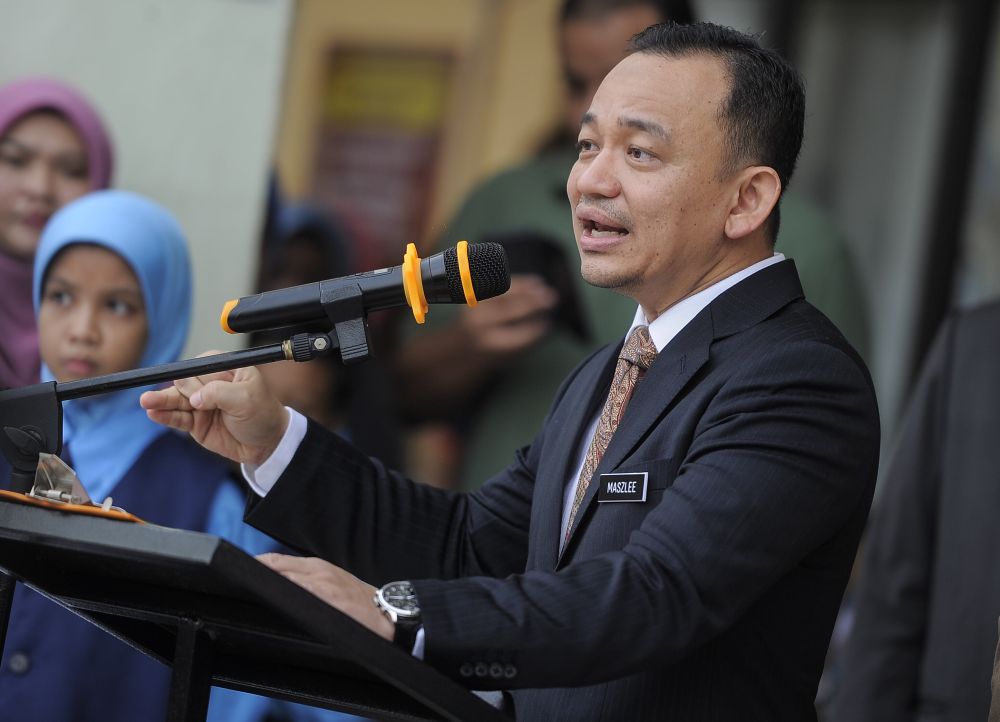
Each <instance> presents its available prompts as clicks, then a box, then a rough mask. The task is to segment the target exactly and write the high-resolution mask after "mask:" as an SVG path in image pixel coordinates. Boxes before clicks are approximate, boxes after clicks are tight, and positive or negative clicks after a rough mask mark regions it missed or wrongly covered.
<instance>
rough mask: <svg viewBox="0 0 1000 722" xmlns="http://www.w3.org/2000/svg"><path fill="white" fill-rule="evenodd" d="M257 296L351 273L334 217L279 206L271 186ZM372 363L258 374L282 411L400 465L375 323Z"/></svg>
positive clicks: (265, 338)
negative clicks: (294, 412)
mask: <svg viewBox="0 0 1000 722" xmlns="http://www.w3.org/2000/svg"><path fill="white" fill-rule="evenodd" d="M268 205H269V210H268V218H267V220H266V222H265V232H264V244H263V245H264V247H263V251H262V255H261V264H260V272H259V274H258V276H259V278H258V283H257V285H258V290H259V291H272V290H274V289H277V288H287V287H290V286H299V285H302V284H306V283H316V282H318V281H322V280H325V279H327V278H336V277H340V276H346V275H349V274H351V273H355V272H356V268H355V261H354V253H353V249H354V248H355V245H354V243H353V239H352V236H351V234H350V232H349V230H348V229H347V227H346V226H344V225H343V224H342V223H341V222H340V221H339V220H338V218H336V217H333V216H332V215H331V214H330V213H328V212H324V211H320V210H319V209H318V208H316V207H314V206H311V205H309V204H304V203H299V204H294V203H292V204H290V203H287V202H285V201H283V200H282V198H281V195H280V192H279V191H278V189H277V184H276V183H272V189H271V195H270V199H269V204H268ZM372 325H373V326H374V328H373V330H372V333H373V335H374V336H375V338H373V341H372V345H373V346H375V349H374V354H373V357H372V358H370V359H368V360H367V361H365V363H362V364H356V365H354V366H350V367H348V366H344V364H343V363H342V362H341V360H340V357H339V355H336V354H334V355H331V356H326V357H321V358H317V359H314V360H313V361H309V362H306V363H299V362H295V361H278V362H275V363H271V364H264V365H262V366H261V369H260V370H261V373H262V374H263V375H264V377H265V379H266V380H267V385H268V387H269V388H270V389H271V390H272V391H273V392H274V394H275V396H277V397H278V398H279V399H281V401H282V403H284V404H286V405H287V406H290V407H292V408H294V409H295V410H297V411H299V412H301V413H302V414H304V415H306V416H308V417H309V418H311V419H313V420H315V421H316V422H318V423H320V424H322V425H323V426H325V427H326V428H328V429H330V430H331V431H337V432H339V433H341V434H342V435H344V436H345V437H347V438H348V439H350V440H351V441H352V442H353V443H354V444H355V445H357V446H358V447H359V448H361V449H363V450H364V451H365V452H366V453H368V454H370V455H372V456H378V457H379V458H381V459H385V460H386V461H387V463H390V464H399V462H400V457H401V452H400V446H399V445H400V438H399V432H398V423H397V422H396V414H395V413H394V410H393V402H392V401H391V399H390V395H389V383H388V381H387V378H386V370H385V367H384V364H383V361H382V359H383V358H385V357H386V355H387V354H388V353H390V352H391V348H386V343H385V342H386V341H387V339H383V338H382V335H381V334H380V333H379V329H378V319H373V321H372ZM330 327H331V324H329V323H321V324H316V325H314V326H310V327H296V328H294V329H284V330H272V331H265V332H258V333H254V334H252V335H251V337H250V345H251V346H258V345H262V344H266V343H275V342H280V341H282V340H284V339H285V338H288V337H289V336H291V335H292V334H293V333H297V332H300V331H303V330H308V331H313V332H318V331H323V332H326V331H329V330H330Z"/></svg>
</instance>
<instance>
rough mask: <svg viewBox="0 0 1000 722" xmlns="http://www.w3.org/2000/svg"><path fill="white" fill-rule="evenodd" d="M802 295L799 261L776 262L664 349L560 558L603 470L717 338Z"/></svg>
mask: <svg viewBox="0 0 1000 722" xmlns="http://www.w3.org/2000/svg"><path fill="white" fill-rule="evenodd" d="M798 298H802V286H801V284H800V283H799V280H798V274H797V272H796V271H795V264H794V262H792V261H783V262H781V263H776V264H774V265H773V266H769V267H767V268H765V269H763V270H761V271H758V272H757V273H755V274H754V275H752V276H750V277H749V278H747V279H746V280H744V281H742V282H741V283H738V284H737V285H735V286H733V287H732V288H731V289H729V290H727V291H726V292H724V293H723V294H721V295H720V296H719V297H718V298H716V299H715V300H714V301H713V302H712V303H710V304H709V305H708V306H707V307H706V308H705V309H703V310H702V311H701V313H699V314H698V315H697V316H695V317H694V318H693V319H692V320H691V322H690V323H688V325H687V326H685V327H684V328H683V329H682V330H681V331H680V333H678V334H677V336H676V337H674V339H673V340H672V341H670V343H668V344H667V346H666V347H665V348H664V349H663V350H662V351H660V353H659V355H658V356H657V358H656V361H655V362H654V363H653V365H652V366H651V367H650V369H649V371H648V372H647V373H646V376H645V378H643V380H642V381H641V382H640V383H639V385H638V386H637V387H636V390H635V393H634V395H633V397H632V399H631V400H630V401H629V404H628V407H627V408H626V410H625V415H624V416H623V417H622V420H621V423H620V424H619V426H618V428H617V429H616V431H615V435H614V436H613V437H612V438H611V442H610V443H609V444H608V448H607V451H605V453H604V456H603V458H602V459H601V463H600V464H599V465H598V467H597V468H596V469H595V470H594V476H593V478H592V479H591V481H590V484H589V485H588V487H587V493H586V495H585V496H584V498H583V502H582V504H581V505H580V510H579V511H578V512H577V515H576V519H575V520H574V523H573V527H572V528H571V529H570V539H569V541H568V542H567V543H566V548H565V549H564V550H563V554H562V555H559V557H558V558H559V561H560V562H561V560H562V559H563V558H564V557H565V553H566V551H567V550H568V549H569V547H570V545H572V544H573V543H574V541H575V537H576V532H577V530H578V529H579V527H580V526H581V524H584V523H586V522H587V520H588V518H589V517H590V514H591V507H592V506H593V505H594V504H595V503H596V502H595V501H594V499H595V497H596V496H597V491H598V488H599V487H600V484H599V480H600V475H601V474H603V473H607V472H610V471H613V470H614V469H615V468H617V467H618V466H619V465H620V464H621V463H622V461H623V460H625V459H626V458H627V457H628V455H629V454H630V453H631V452H632V451H633V450H634V449H635V448H636V447H637V446H638V445H639V444H640V443H641V442H642V440H643V439H644V438H645V437H646V435H647V434H648V433H649V432H650V431H651V430H652V429H653V427H655V426H656V425H657V424H658V423H659V421H660V419H661V418H662V417H663V415H664V414H666V413H667V410H668V409H669V408H670V405H671V404H672V403H673V402H674V399H676V398H677V395H678V394H679V393H680V392H681V391H682V390H683V388H684V387H685V386H686V385H687V384H688V382H689V381H690V380H691V378H692V377H693V376H694V375H695V374H696V373H697V372H698V371H699V370H700V369H701V368H702V367H703V366H704V365H705V364H706V363H707V362H708V360H709V352H710V349H711V346H712V342H713V341H714V340H715V339H718V338H723V337H725V336H729V335H731V334H734V333H737V332H739V331H742V330H744V329H747V328H750V327H751V326H753V325H755V324H757V323H760V322H761V321H763V320H764V319H766V318H767V317H769V316H771V315H773V314H774V313H776V312H777V311H778V310H780V309H781V308H783V307H784V306H786V305H788V304H789V303H791V302H792V301H794V300H796V299H798ZM619 348H620V347H619ZM616 353H617V351H616ZM606 374H607V375H606V376H605V378H604V379H603V383H602V384H601V388H603V390H604V391H603V394H602V396H601V398H600V403H601V404H603V403H604V397H605V396H606V395H607V387H608V384H609V377H610V375H611V371H610V370H608V371H606ZM595 413H597V412H596V411H594V412H592V413H591V414H590V415H589V416H587V421H589V420H592V418H593V415H594V414H595ZM585 423H586V422H585ZM560 508H561V505H560Z"/></svg>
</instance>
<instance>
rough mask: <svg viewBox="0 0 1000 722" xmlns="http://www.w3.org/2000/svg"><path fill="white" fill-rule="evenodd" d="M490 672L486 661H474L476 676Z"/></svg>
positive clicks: (483, 675)
mask: <svg viewBox="0 0 1000 722" xmlns="http://www.w3.org/2000/svg"><path fill="white" fill-rule="evenodd" d="M489 673H490V668H489V667H487V666H486V662H476V676H477V677H485V676H486V675H487V674H489Z"/></svg>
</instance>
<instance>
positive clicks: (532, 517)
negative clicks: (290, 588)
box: [248, 261, 879, 722]
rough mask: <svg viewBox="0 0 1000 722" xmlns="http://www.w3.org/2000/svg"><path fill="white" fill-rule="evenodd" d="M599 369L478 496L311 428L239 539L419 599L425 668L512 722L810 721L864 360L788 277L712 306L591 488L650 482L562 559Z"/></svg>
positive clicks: (863, 391) (836, 589) (595, 506)
mask: <svg viewBox="0 0 1000 722" xmlns="http://www.w3.org/2000/svg"><path fill="white" fill-rule="evenodd" d="M623 331H624V329H623ZM617 353H618V348H617V347H608V348H605V349H602V350H601V351H599V352H597V353H596V354H594V355H593V356H591V357H590V358H588V359H587V360H586V361H585V362H584V363H583V364H581V365H580V366H579V367H578V368H577V369H576V370H575V371H574V372H573V373H572V374H571V375H570V377H569V378H568V379H567V380H566V382H565V383H564V384H563V386H562V388H561V389H560V391H559V392H558V394H557V396H556V399H555V401H554V403H553V405H552V408H551V411H550V413H549V415H548V417H547V419H546V421H545V423H544V425H543V427H542V429H541V431H540V432H539V433H538V436H537V437H536V438H535V440H534V442H533V443H532V444H531V445H530V446H529V447H526V448H524V449H521V450H520V451H518V452H517V454H516V456H515V458H514V461H513V463H512V464H511V465H510V466H509V467H508V468H507V469H506V470H505V471H503V472H502V473H500V474H498V475H497V476H495V477H494V478H492V479H491V480H489V481H488V482H487V483H486V484H485V485H484V486H483V487H482V489H480V490H479V491H477V492H475V493H472V494H460V493H449V492H443V491H440V490H435V489H431V488H428V487H424V486H421V485H419V484H414V483H412V482H409V481H406V480H404V479H402V478H400V477H399V476H398V475H396V474H395V473H393V472H390V471H388V470H387V469H385V468H384V467H383V466H382V465H381V464H380V463H379V462H377V461H375V460H370V459H368V458H366V457H364V456H362V455H360V454H358V453H357V452H356V451H354V450H353V449H352V448H351V447H350V446H349V445H348V444H346V443H345V442H343V441H342V440H340V439H338V438H336V437H335V436H333V435H331V434H327V433H324V432H322V431H321V430H320V429H318V428H317V427H315V426H310V428H309V431H308V432H307V436H306V439H305V441H304V442H303V444H302V446H301V447H300V449H299V451H298V453H297V454H296V456H295V457H294V459H293V461H292V463H291V465H290V466H289V467H288V469H287V470H286V472H285V474H284V475H283V476H282V478H281V479H280V480H279V481H278V483H277V485H276V486H275V488H274V489H273V490H272V491H271V493H270V494H268V496H267V498H266V499H265V500H264V501H262V502H260V503H259V504H257V505H256V506H255V507H253V508H252V509H251V511H250V513H249V515H248V520H249V521H251V522H252V523H254V524H255V525H257V526H259V527H260V528H262V529H264V530H265V531H267V532H268V533H270V534H273V535H275V536H277V537H279V538H281V539H282V540H284V541H286V542H287V543H289V544H292V545H293V546H298V547H300V548H303V549H304V550H307V551H309V552H311V553H315V554H318V555H320V556H323V557H325V558H328V559H330V560H331V561H334V562H336V563H339V564H343V565H344V566H346V567H347V568H349V569H351V570H352V571H354V572H355V573H356V574H358V575H359V576H361V577H362V578H364V579H367V580H368V581H370V582H371V583H374V584H380V583H383V582H385V581H388V580H392V579H411V580H414V583H415V587H416V591H417V596H418V598H419V600H420V605H421V608H422V612H423V620H424V627H425V630H426V651H425V659H426V661H427V662H428V663H430V664H432V665H434V666H435V667H437V668H439V669H440V670H442V671H443V672H444V673H446V674H448V675H451V676H452V677H454V678H456V679H458V680H460V681H462V682H464V683H465V684H467V685H468V686H470V687H472V688H478V689H485V688H509V689H513V690H515V691H514V692H513V694H512V697H513V700H514V707H515V712H516V715H517V718H518V719H532V720H534V719H537V720H552V719H572V720H589V719H666V720H671V721H672V722H683V721H685V720H692V721H695V720H697V721H698V722H708V721H711V720H762V721H763V720H767V722H779V721H781V720H788V721H789V722H792V721H794V722H802V720H808V719H814V718H815V712H814V707H813V700H814V697H815V692H816V685H817V682H818V679H819V675H820V672H821V670H822V666H823V658H824V653H825V650H826V647H827V645H828V643H829V636H830V632H831V629H832V625H833V621H834V618H835V616H836V613H837V609H838V605H839V603H840V598H841V595H842V593H843V588H844V585H845V583H846V581H847V577H848V573H849V570H850V567H851V563H852V560H853V558H854V553H855V550H856V546H857V542H858V538H859V536H860V533H861V529H862V527H863V525H864V521H865V519H866V516H867V513H868V508H869V505H870V503H871V494H872V490H873V485H874V479H875V472H876V466H877V459H878V447H879V427H878V419H877V411H876V404H875V396H874V393H873V390H872V386H871V381H870V379H869V376H868V373H867V370H866V369H865V367H864V364H863V363H862V362H861V360H860V359H859V358H858V357H857V355H856V354H855V353H854V352H853V351H852V350H851V348H850V347H849V346H848V345H847V343H846V342H845V341H844V339H843V337H842V336H841V335H840V333H839V332H838V331H837V330H836V329H835V328H834V327H833V326H832V325H831V324H830V323H829V321H827V320H826V319H825V318H824V317H823V316H822V315H821V314H820V313H819V312H817V311H816V310H815V309H814V308H813V307H812V306H810V305H809V304H807V303H806V302H805V301H803V300H802V290H801V287H800V285H799V282H798V276H797V274H796V272H795V268H794V265H793V264H792V263H791V262H790V261H786V262H783V263H779V264H776V265H774V266H771V267H768V268H766V269H764V270H762V271H760V272H758V273H756V274H754V275H753V276H751V277H750V278H749V279H747V280H745V281H743V282H741V283H739V284H737V285H736V286H734V287H733V288H731V289H729V290H728V291H726V292H725V293H723V294H722V295H720V296H719V297H718V298H717V299H716V300H715V301H713V302H712V303H711V304H710V305H709V306H708V307H707V308H706V309H704V310H703V311H702V312H701V313H700V314H699V315H698V316H697V317H696V318H695V319H693V320H692V321H691V323H689V324H688V325H687V326H686V327H685V328H684V329H683V330H682V331H681V332H680V333H679V334H678V335H677V337H676V338H675V339H674V340H673V341H671V342H670V344H669V345H668V346H667V347H666V348H665V349H663V350H662V352H661V353H660V354H659V356H658V357H657V359H656V361H655V363H654V364H653V366H652V367H651V368H650V369H649V371H648V373H647V374H646V376H645V378H644V380H643V381H642V382H641V384H640V385H639V387H638V388H637V389H636V392H635V394H634V396H633V398H632V400H631V402H630V404H629V406H628V409H627V411H626V413H625V416H624V418H623V419H622V422H621V424H620V426H619V428H618V430H617V432H616V434H615V436H614V438H613V439H612V441H611V443H610V445H609V447H608V449H607V452H606V453H605V455H604V458H603V460H602V461H601V464H600V466H599V467H598V469H597V471H596V474H602V473H607V472H610V471H646V472H648V473H649V487H650V489H649V493H648V496H647V500H646V502H645V503H599V502H598V501H597V499H596V498H595V496H596V493H597V488H598V486H599V484H597V483H594V484H591V485H590V487H589V489H588V492H587V497H586V499H585V501H584V506H583V507H582V509H581V511H580V513H578V514H577V520H576V523H575V527H574V529H573V530H572V537H571V539H570V541H569V543H568V545H567V547H566V550H565V553H564V554H563V556H562V558H561V559H560V558H559V551H558V550H559V537H560V532H559V527H560V515H561V509H562V498H563V489H564V486H565V484H566V483H567V481H568V479H569V477H570V475H571V474H572V473H573V471H574V466H575V464H576V461H577V459H578V454H579V450H580V448H581V445H582V444H583V443H585V441H586V440H585V439H583V434H584V433H585V430H586V428H587V426H588V424H589V422H590V421H591V420H592V419H593V418H594V417H595V415H596V414H597V413H598V411H599V409H600V407H601V405H602V404H603V401H604V398H605V396H606V394H607V390H608V385H609V382H610V378H611V373H612V370H613V367H614V364H615V360H616V357H617ZM293 512H294V513H293Z"/></svg>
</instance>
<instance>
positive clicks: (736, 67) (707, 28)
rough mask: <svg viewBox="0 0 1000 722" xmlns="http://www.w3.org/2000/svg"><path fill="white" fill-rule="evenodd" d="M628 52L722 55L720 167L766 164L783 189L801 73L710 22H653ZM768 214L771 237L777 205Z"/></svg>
mask: <svg viewBox="0 0 1000 722" xmlns="http://www.w3.org/2000/svg"><path fill="white" fill-rule="evenodd" d="M631 52H633V53H652V54H655V55H662V56H664V57H671V58H677V57H685V56H690V55H694V54H699V53H707V54H711V55H716V56H718V57H719V58H720V59H722V61H723V62H724V63H725V65H726V69H727V71H728V73H729V81H730V91H729V97H728V98H727V99H726V102H725V103H723V105H722V107H721V109H720V111H719V120H720V122H721V124H722V128H723V131H724V132H725V134H726V145H727V161H728V162H727V165H726V167H725V168H723V171H724V172H734V171H736V170H739V169H740V168H742V167H744V166H747V165H766V166H769V167H771V168H773V169H774V170H775V171H776V172H777V173H778V177H779V178H780V179H781V189H782V193H784V191H785V189H787V188H788V184H789V182H790V181H791V178H792V173H793V172H794V170H795V162H796V160H797V159H798V157H799V150H800V148H801V147H802V134H803V126H804V123H805V105H806V100H805V89H804V87H803V85H802V78H801V77H800V76H799V73H798V71H796V70H795V68H793V67H792V66H791V64H789V63H788V61H786V60H785V59H784V58H782V57H781V55H779V54H778V53H777V52H775V51H774V50H770V49H768V48H764V47H762V46H761V45H760V43H758V42H757V39H756V38H754V37H753V36H751V35H747V34H746V33H741V32H739V31H737V30H733V29H732V28H727V27H723V26H721V25H715V24H713V23H693V24H689V25H684V24H680V23H675V22H665V23H661V24H659V25H653V26H651V27H648V28H646V29H645V30H643V31H642V32H641V33H639V34H638V35H636V36H635V37H634V38H632V44H631ZM771 215H772V218H771V225H772V228H771V232H772V238H774V237H775V236H777V233H778V222H779V218H778V209H777V207H775V210H774V212H773V213H772V214H771Z"/></svg>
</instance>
